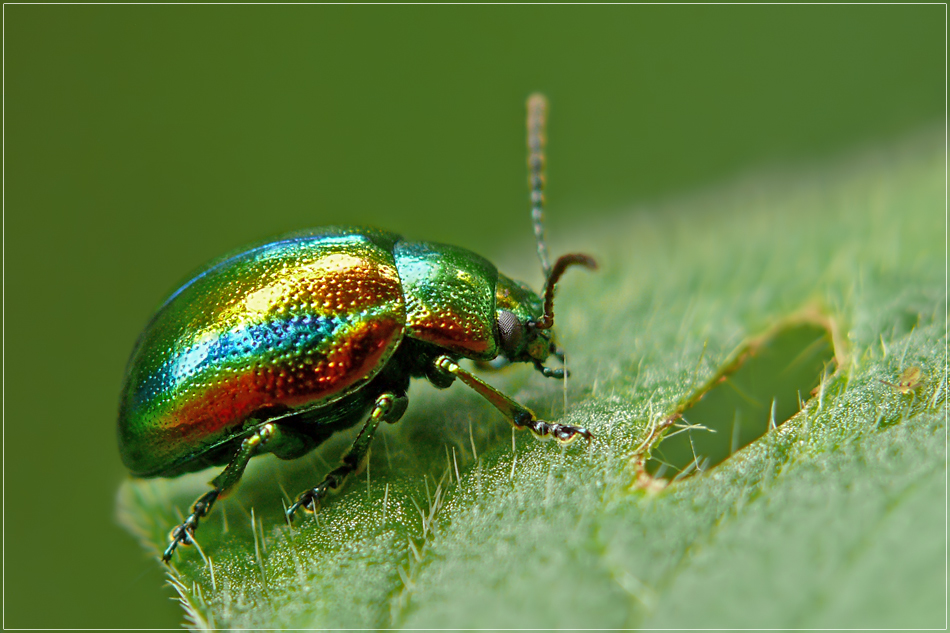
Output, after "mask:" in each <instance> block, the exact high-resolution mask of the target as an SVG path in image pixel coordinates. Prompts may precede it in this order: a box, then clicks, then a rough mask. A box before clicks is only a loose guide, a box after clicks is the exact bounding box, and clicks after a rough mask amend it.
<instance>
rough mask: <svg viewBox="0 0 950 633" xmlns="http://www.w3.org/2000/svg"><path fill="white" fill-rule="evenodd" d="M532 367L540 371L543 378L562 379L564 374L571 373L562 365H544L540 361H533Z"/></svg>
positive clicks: (568, 374)
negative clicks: (555, 366)
mask: <svg viewBox="0 0 950 633" xmlns="http://www.w3.org/2000/svg"><path fill="white" fill-rule="evenodd" d="M534 368H535V369H537V370H538V371H539V372H541V375H542V376H544V377H545V378H557V379H558V380H563V379H564V377H565V376H570V375H571V373H570V372H569V371H567V369H565V368H563V367H557V368H554V367H545V366H544V365H543V364H542V363H541V361H539V360H536V361H534Z"/></svg>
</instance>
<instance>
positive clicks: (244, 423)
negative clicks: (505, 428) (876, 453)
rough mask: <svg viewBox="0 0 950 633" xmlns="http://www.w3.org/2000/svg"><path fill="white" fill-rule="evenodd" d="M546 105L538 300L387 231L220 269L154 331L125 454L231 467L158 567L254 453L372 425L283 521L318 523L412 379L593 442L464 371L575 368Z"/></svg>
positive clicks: (538, 137) (207, 274) (297, 446)
mask: <svg viewBox="0 0 950 633" xmlns="http://www.w3.org/2000/svg"><path fill="white" fill-rule="evenodd" d="M546 116H547V102H546V100H545V98H544V97H543V96H542V95H532V96H531V97H530V98H529V99H528V149H529V156H528V166H529V182H530V188H531V214H532V219H533V223H534V232H535V236H536V238H537V242H538V256H539V257H540V259H541V266H542V268H543V270H544V274H545V278H546V282H545V287H544V292H543V300H542V297H540V296H538V295H537V294H535V293H534V292H532V291H531V290H530V289H529V288H528V287H527V286H526V285H525V284H522V283H519V282H516V281H512V280H511V279H509V278H508V277H506V276H504V275H502V274H500V273H499V272H498V271H497V269H496V268H495V266H493V265H492V264H491V262H489V261H487V260H486V259H484V258H482V257H480V256H478V255H476V254H475V253H472V252H470V251H467V250H465V249H462V248H458V247H456V246H448V245H444V244H433V243H429V242H410V241H406V240H404V239H403V238H402V237H400V236H399V235H395V234H393V233H388V232H385V231H380V230H376V229H363V228H340V227H330V228H323V229H317V230H314V231H307V232H302V233H295V234H291V235H287V236H284V237H282V238H281V239H278V240H277V241H274V242H270V243H267V244H263V245H260V246H256V247H253V248H250V249H245V250H242V251H240V252H238V253H236V254H231V255H229V256H225V257H223V258H221V259H219V260H216V261H214V262H212V263H211V264H210V265H208V266H207V267H206V268H205V269H204V270H203V271H202V272H200V273H199V274H198V275H197V276H195V277H194V278H193V279H192V280H191V281H189V282H188V283H186V284H185V285H184V286H182V287H181V288H179V289H178V290H177V291H176V292H175V293H174V294H173V295H172V296H171V297H169V298H168V300H167V301H165V303H164V304H163V305H162V306H161V307H160V308H159V310H158V312H157V314H156V315H155V316H154V317H153V318H152V320H151V322H150V323H149V324H148V326H147V327H146V328H145V331H144V332H143V333H142V335H141V337H140V338H139V340H138V343H137V344H136V346H135V349H134V350H133V352H132V356H131V358H130V359H129V364H128V368H127V370H126V377H125V385H124V387H123V390H122V394H121V403H120V407H119V422H118V436H119V451H120V452H121V454H122V460H123V462H124V463H125V465H126V466H127V467H128V469H129V470H130V471H132V474H134V475H136V476H139V477H174V476H177V475H180V474H183V473H186V472H192V471H197V470H201V469H204V468H207V467H209V466H222V465H225V464H226V467H225V469H224V471H223V472H221V474H220V475H218V476H217V477H216V478H215V479H214V480H213V481H212V482H211V486H212V489H211V490H210V491H209V492H208V493H206V494H204V495H202V496H201V497H200V498H199V499H198V500H197V501H196V502H195V504H194V506H193V507H192V511H191V514H189V515H188V517H187V518H186V519H185V521H184V522H183V523H182V524H181V525H179V526H177V527H176V528H175V529H174V530H173V531H172V533H171V543H170V544H169V546H168V548H167V549H166V550H165V552H164V554H163V556H162V558H163V560H164V561H165V562H168V561H169V560H170V558H171V556H172V553H173V552H174V551H175V548H176V547H177V546H178V544H179V543H185V544H188V543H190V542H191V540H192V536H193V535H194V532H195V530H196V529H197V527H198V523H199V521H200V520H201V519H202V518H203V517H204V516H205V515H207V514H208V512H209V511H210V510H211V507H212V506H213V505H214V503H215V501H216V500H217V499H218V498H219V497H221V496H223V495H224V494H225V493H226V492H227V491H228V490H229V489H231V488H232V487H233V486H234V485H235V484H237V483H238V481H239V480H240V479H241V475H242V473H243V472H244V469H245V468H246V466H247V464H248V461H249V460H250V459H251V457H253V456H254V455H258V454H261V453H267V452H270V453H274V454H275V455H277V456H278V457H280V458H283V459H293V458H295V457H299V456H301V455H303V454H305V453H307V452H308V451H311V450H313V449H314V448H315V447H317V446H318V445H319V444H321V443H322V442H323V441H324V440H326V439H327V438H328V437H330V436H331V435H332V434H333V433H335V432H337V431H339V430H341V429H345V428H348V427H351V426H353V425H354V424H356V423H357V422H359V421H360V420H364V419H365V420H366V421H365V423H364V425H363V428H362V430H361V431H360V433H359V435H358V436H357V438H356V441H355V442H354V443H353V445H352V447H350V449H349V451H348V452H347V453H346V455H345V456H344V457H343V463H342V465H341V466H340V467H338V468H336V469H335V470H333V471H331V472H330V473H329V474H328V475H327V476H326V477H325V478H324V479H323V481H321V482H320V483H318V484H317V485H316V486H314V487H313V488H311V489H309V490H306V491H305V492H303V493H302V494H300V495H299V496H298V497H297V499H296V501H295V502H294V503H293V504H292V505H291V506H290V508H289V509H288V510H287V517H288V519H292V518H293V516H294V514H295V513H296V512H297V510H299V509H301V508H304V509H307V510H315V509H316V507H317V505H318V504H319V502H320V500H321V499H322V498H323V497H324V496H325V495H326V494H327V492H328V491H329V490H331V489H336V488H338V487H339V486H340V485H341V484H342V483H343V481H344V480H345V479H346V477H347V476H348V475H349V474H351V473H353V472H355V471H357V470H358V469H359V468H360V467H361V466H362V463H363V461H364V460H365V458H366V456H367V454H368V452H369V447H370V442H371V440H372V437H373V433H374V432H375V431H376V428H377V426H378V425H379V423H380V422H381V421H385V422H396V421H397V420H399V418H400V417H401V416H402V414H403V413H404V412H405V410H406V406H407V404H408V399H407V397H406V391H407V389H408V387H409V379H410V378H420V377H425V378H428V379H429V381H431V382H432V383H433V384H434V385H435V386H437V387H440V388H445V387H448V386H449V385H451V384H452V383H453V382H454V381H455V379H456V378H458V379H460V380H461V381H462V382H464V383H465V384H466V385H468V386H469V387H471V388H472V389H474V390H475V391H476V392H478V393H479V394H481V395H482V396H484V397H485V398H486V399H487V400H488V401H489V402H490V403H491V404H493V405H494V406H495V407H497V408H498V409H499V410H500V411H501V412H502V414H504V416H505V417H506V418H508V420H509V421H510V422H511V423H512V424H513V425H514V426H515V428H518V429H529V430H531V431H532V432H533V433H534V434H535V435H536V436H538V437H541V438H548V437H553V438H555V439H556V440H557V441H558V442H561V443H563V444H567V443H569V442H571V441H572V440H574V439H575V438H576V437H578V436H581V437H584V438H586V439H587V440H588V441H590V439H591V437H592V436H591V434H590V432H589V431H587V429H584V428H582V427H577V426H568V425H562V424H557V423H553V422H545V421H542V420H539V419H537V417H536V416H535V415H534V413H532V412H531V411H530V410H529V409H527V408H526V407H523V406H521V405H520V404H518V403H517V402H515V401H514V400H512V399H511V398H509V397H508V396H506V395H505V394H503V393H501V392H499V391H497V390H496V389H494V388H492V387H491V386H489V385H488V384H486V383H484V382H482V381H481V380H480V379H478V378H477V377H475V376H474V375H472V374H471V373H469V372H467V371H466V370H464V369H462V368H461V367H459V365H458V360H459V359H460V358H470V359H475V360H492V359H496V358H500V359H502V360H506V361H509V362H528V363H532V364H534V366H535V367H536V368H537V369H538V370H539V371H540V372H541V373H542V374H543V375H545V376H549V377H554V378H563V377H564V370H563V369H552V368H549V367H545V366H544V365H543V363H544V361H545V360H546V359H547V357H548V356H549V355H551V354H554V355H555V356H557V357H560V358H561V359H562V360H563V355H562V354H561V353H560V352H559V351H558V350H557V349H556V347H555V345H554V342H553V340H552V336H551V327H552V326H553V325H554V312H553V304H554V290H555V284H556V283H557V281H558V279H559V278H560V277H561V275H562V273H563V272H564V271H565V270H566V269H567V268H568V267H570V266H572V265H582V266H586V267H588V268H596V264H595V263H594V260H593V259H592V258H590V257H588V256H586V255H565V256H563V257H561V258H560V259H558V260H557V261H556V262H555V263H554V265H553V266H551V265H550V263H549V260H548V257H547V248H546V246H545V242H544V230H543V215H544V214H543V209H544V144H545V121H546Z"/></svg>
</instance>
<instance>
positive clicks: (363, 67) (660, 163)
mask: <svg viewBox="0 0 950 633" xmlns="http://www.w3.org/2000/svg"><path fill="white" fill-rule="evenodd" d="M945 22H946V10H945V7H943V6H939V5H931V6H920V5H918V6H771V7H770V6H736V5H732V6H712V7H703V6H618V7H609V6H596V7H581V6H536V7H534V6H515V7H502V6H486V7H475V6H438V7H425V6H397V7H381V6H300V7H297V6H273V7H268V6H233V5H232V6H206V5H205V6H101V5H100V6H49V5H47V6H29V5H15V6H10V5H7V6H5V7H4V34H5V42H4V59H5V68H4V71H5V72H4V82H5V126H4V135H5V187H4V194H5V235H4V246H5V251H4V265H5V278H4V281H5V287H4V292H5V304H4V305H5V331H4V335H5V338H4V343H5V350H4V352H5V356H4V360H5V362H6V361H10V365H9V367H10V368H11V370H12V371H11V372H9V373H5V375H4V378H5V383H4V388H5V391H4V406H5V415H4V433H5V441H4V511H5V513H4V529H5V534H4V536H5V542H4V546H5V551H4V572H5V583H4V592H5V599H4V617H5V622H4V624H5V625H6V626H8V627H162V626H175V625H177V623H179V622H180V621H181V617H180V615H179V610H178V607H177V606H176V605H175V604H174V603H172V602H171V601H170V600H169V598H170V597H171V595H172V594H171V591H170V590H169V589H167V588H164V589H163V588H162V584H163V577H162V572H161V569H160V567H159V565H158V564H157V563H156V561H154V560H150V559H148V558H147V557H146V556H145V555H144V554H143V553H142V551H141V550H140V548H139V546H138V545H137V544H136V543H135V542H134V541H133V539H132V537H130V536H129V535H127V534H126V533H125V532H124V531H123V530H122V529H120V528H119V527H118V526H117V524H116V522H115V519H114V503H115V493H116V489H117V486H118V484H119V482H120V481H121V480H122V479H123V477H125V474H124V470H123V467H122V464H121V462H120V461H119V457H118V455H117V452H116V446H115V438H114V424H115V415H116V406H117V394H118V391H119V387H120V383H121V380H122V373H123V369H124V366H125V362H126V358H127V355H128V353H129V351H130V350H131V347H132V344H133V342H134V341H135V337H136V336H137V334H138V332H139V330H140V329H141V328H142V326H143V325H144V324H145V322H146V321H147V319H148V318H149V316H150V314H151V312H152V310H153V309H154V308H155V307H156V306H157V305H158V303H159V302H160V301H161V300H162V299H163V298H164V296H165V295H166V294H167V293H168V292H169V291H171V290H172V289H173V286H174V285H175V283H176V282H177V281H179V280H181V279H182V278H183V277H185V276H186V275H187V274H188V272H189V271H190V270H192V269H193V268H195V267H197V266H199V265H200V264H201V263H202V262H203V261H205V260H207V259H209V258H212V257H214V256H216V255H219V254H221V253H223V252H225V251H227V250H229V249H232V248H234V247H236V246H239V245H241V244H242V243H246V242H251V241H255V240H258V239H260V238H262V237H265V236H269V235H274V234H278V233H280V232H283V231H287V230H292V229H297V228H302V227H306V226H314V225H320V224H328V223H365V224H372V225H378V226H382V227H386V228H389V229H392V230H396V231H400V232H402V233H404V234H407V235H409V236H412V237H414V238H421V239H430V240H437V241H445V242H451V243H456V244H459V245H463V246H467V247H469V248H472V249H473V250H476V251H479V252H481V253H483V254H485V255H487V256H488V257H490V258H493V259H495V260H502V261H505V260H506V259H507V260H508V261H511V260H516V259H517V258H518V257H520V256H522V255H523V256H525V257H532V256H533V255H531V251H532V249H533V245H532V238H531V233H530V229H529V225H528V218H527V213H526V208H527V207H526V191H525V173H524V172H525V168H524V161H525V157H524V148H523V146H524V121H523V102H524V99H525V97H526V96H527V94H528V93H529V92H531V91H534V90H542V91H544V92H545V93H547V94H548V96H549V97H550V99H551V103H552V112H551V122H550V130H549V131H550V145H549V161H550V162H549V165H550V168H549V182H550V187H549V200H550V207H549V224H548V229H549V234H551V235H552V236H553V237H554V241H555V242H558V243H564V242H566V241H567V238H569V235H570V229H571V228H572V227H577V226H579V225H581V224H583V223H585V222H588V221H589V222H598V223H603V222H609V221H610V218H611V217H612V216H613V217H616V215H617V214H620V213H624V212H625V210H628V209H632V208H634V206H638V207H639V208H641V209H643V208H646V209H648V208H649V206H650V203H651V201H655V200H658V199H661V198H668V197H670V196H673V195H679V194H680V192H687V191H694V190H697V189H701V188H702V187H704V186H706V185H707V184H712V183H716V182H719V181H723V180H728V179H730V178H731V177H733V176H734V175H736V174H740V173H748V172H750V171H753V172H754V171H758V170H767V171H768V170H770V171H772V172H775V171H781V170H782V169H783V168H784V166H786V165H797V164H808V163H811V162H815V161H820V160H824V159H826V157H828V156H835V155H840V154H845V153H849V152H852V151H855V150H859V149H860V148H861V147H865V146H871V145H874V144H878V143H886V142H887V141H888V140H889V139H893V138H897V137H900V136H902V135H904V134H908V133H913V132H914V131H915V130H918V129H920V128H922V127H926V126H928V125H933V124H935V123H939V122H941V121H942V120H943V117H944V86H945V83H944V77H945V66H944V60H945V52H944V51H945V49H944V25H945ZM633 237H635V236H632V238H633ZM631 244H632V245H633V246H635V242H633V241H632V242H631ZM631 274H636V273H635V272H634V271H631ZM642 274H648V273H647V272H643V273H642ZM529 281H531V282H535V283H537V281H538V280H537V279H531V280H529Z"/></svg>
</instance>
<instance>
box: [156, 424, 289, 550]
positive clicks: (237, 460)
mask: <svg viewBox="0 0 950 633" xmlns="http://www.w3.org/2000/svg"><path fill="white" fill-rule="evenodd" d="M278 433H279V428H278V426H277V425H276V424H274V423H268V424H263V425H261V427H260V428H259V429H257V431H256V432H255V433H254V434H253V435H251V436H250V437H248V438H246V439H245V440H244V441H243V442H241V447H240V448H239V449H238V452H237V453H236V454H235V455H234V457H233V458H232V459H231V461H230V462H229V463H228V465H227V466H226V467H225V469H224V470H223V471H222V472H221V474H220V475H218V476H217V477H215V478H214V479H213V480H211V485H212V486H213V489H212V490H210V491H208V492H206V493H205V494H203V495H201V496H200V497H199V498H198V500H197V501H195V505H193V506H192V507H191V514H189V515H188V518H186V519H185V521H184V523H182V524H181V525H179V526H178V527H176V528H175V529H174V530H172V533H171V540H172V542H171V543H170V544H169V545H168V547H167V548H166V549H165V552H164V553H163V554H162V560H163V561H164V562H166V563H167V562H168V561H170V560H171V557H172V554H173V553H174V552H175V548H177V547H178V545H179V544H180V543H184V544H185V545H190V544H191V542H192V536H194V533H195V530H197V529H198V523H199V522H200V521H201V519H202V518H204V517H205V516H206V515H207V514H208V513H209V512H210V511H211V507H212V506H214V502H215V501H217V500H218V497H220V496H222V495H224V494H226V493H227V492H228V491H229V490H230V489H231V488H233V487H234V485H235V484H236V483H237V482H238V481H240V480H241V476H242V475H243V474H244V469H245V468H247V463H248V462H249V461H250V460H251V458H252V457H254V456H255V455H256V454H258V453H259V452H260V451H261V449H262V448H263V447H264V445H265V444H267V443H268V442H269V441H271V440H272V439H274V437H275V436H276V435H278Z"/></svg>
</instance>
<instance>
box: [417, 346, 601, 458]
mask: <svg viewBox="0 0 950 633" xmlns="http://www.w3.org/2000/svg"><path fill="white" fill-rule="evenodd" d="M435 368H436V369H437V370H438V371H440V372H442V373H444V374H445V375H447V376H454V377H456V378H458V379H460V380H461V381H462V382H464V383H465V384H466V385H468V386H469V387H471V388H472V389H474V390H475V391H476V392H478V394H479V395H481V396H482V397H484V398H485V399H486V400H488V401H489V402H490V403H492V404H493V405H494V406H495V408H496V409H498V410H499V411H501V412H502V414H503V415H504V416H505V417H506V418H508V421H509V422H511V424H512V425H514V427H515V428H516V429H528V430H530V431H531V432H532V433H534V435H535V437H537V438H539V439H543V440H546V439H549V438H552V437H553V438H554V439H556V440H557V441H558V442H559V443H561V444H570V443H571V442H573V441H574V440H575V439H577V438H578V436H580V437H583V438H584V439H586V440H587V441H588V442H590V441H591V440H592V439H593V437H594V436H593V434H591V432H590V431H588V430H587V429H585V428H584V427H582V426H569V425H567V424H557V423H556V422H545V421H544V420H539V419H538V418H537V416H535V415H534V412H532V411H531V409H529V408H528V407H525V406H523V405H520V404H518V403H517V402H515V401H514V400H512V399H511V398H509V397H508V396H506V395H505V394H503V393H502V392H500V391H498V390H497V389H495V388H494V387H492V386H491V385H489V384H488V383H485V382H483V381H481V380H480V379H479V378H477V377H476V376H474V375H473V374H470V373H469V372H467V371H465V370H464V369H462V368H461V367H459V364H458V363H456V362H455V361H454V360H452V359H451V358H449V357H448V356H439V357H438V358H437V359H435Z"/></svg>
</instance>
